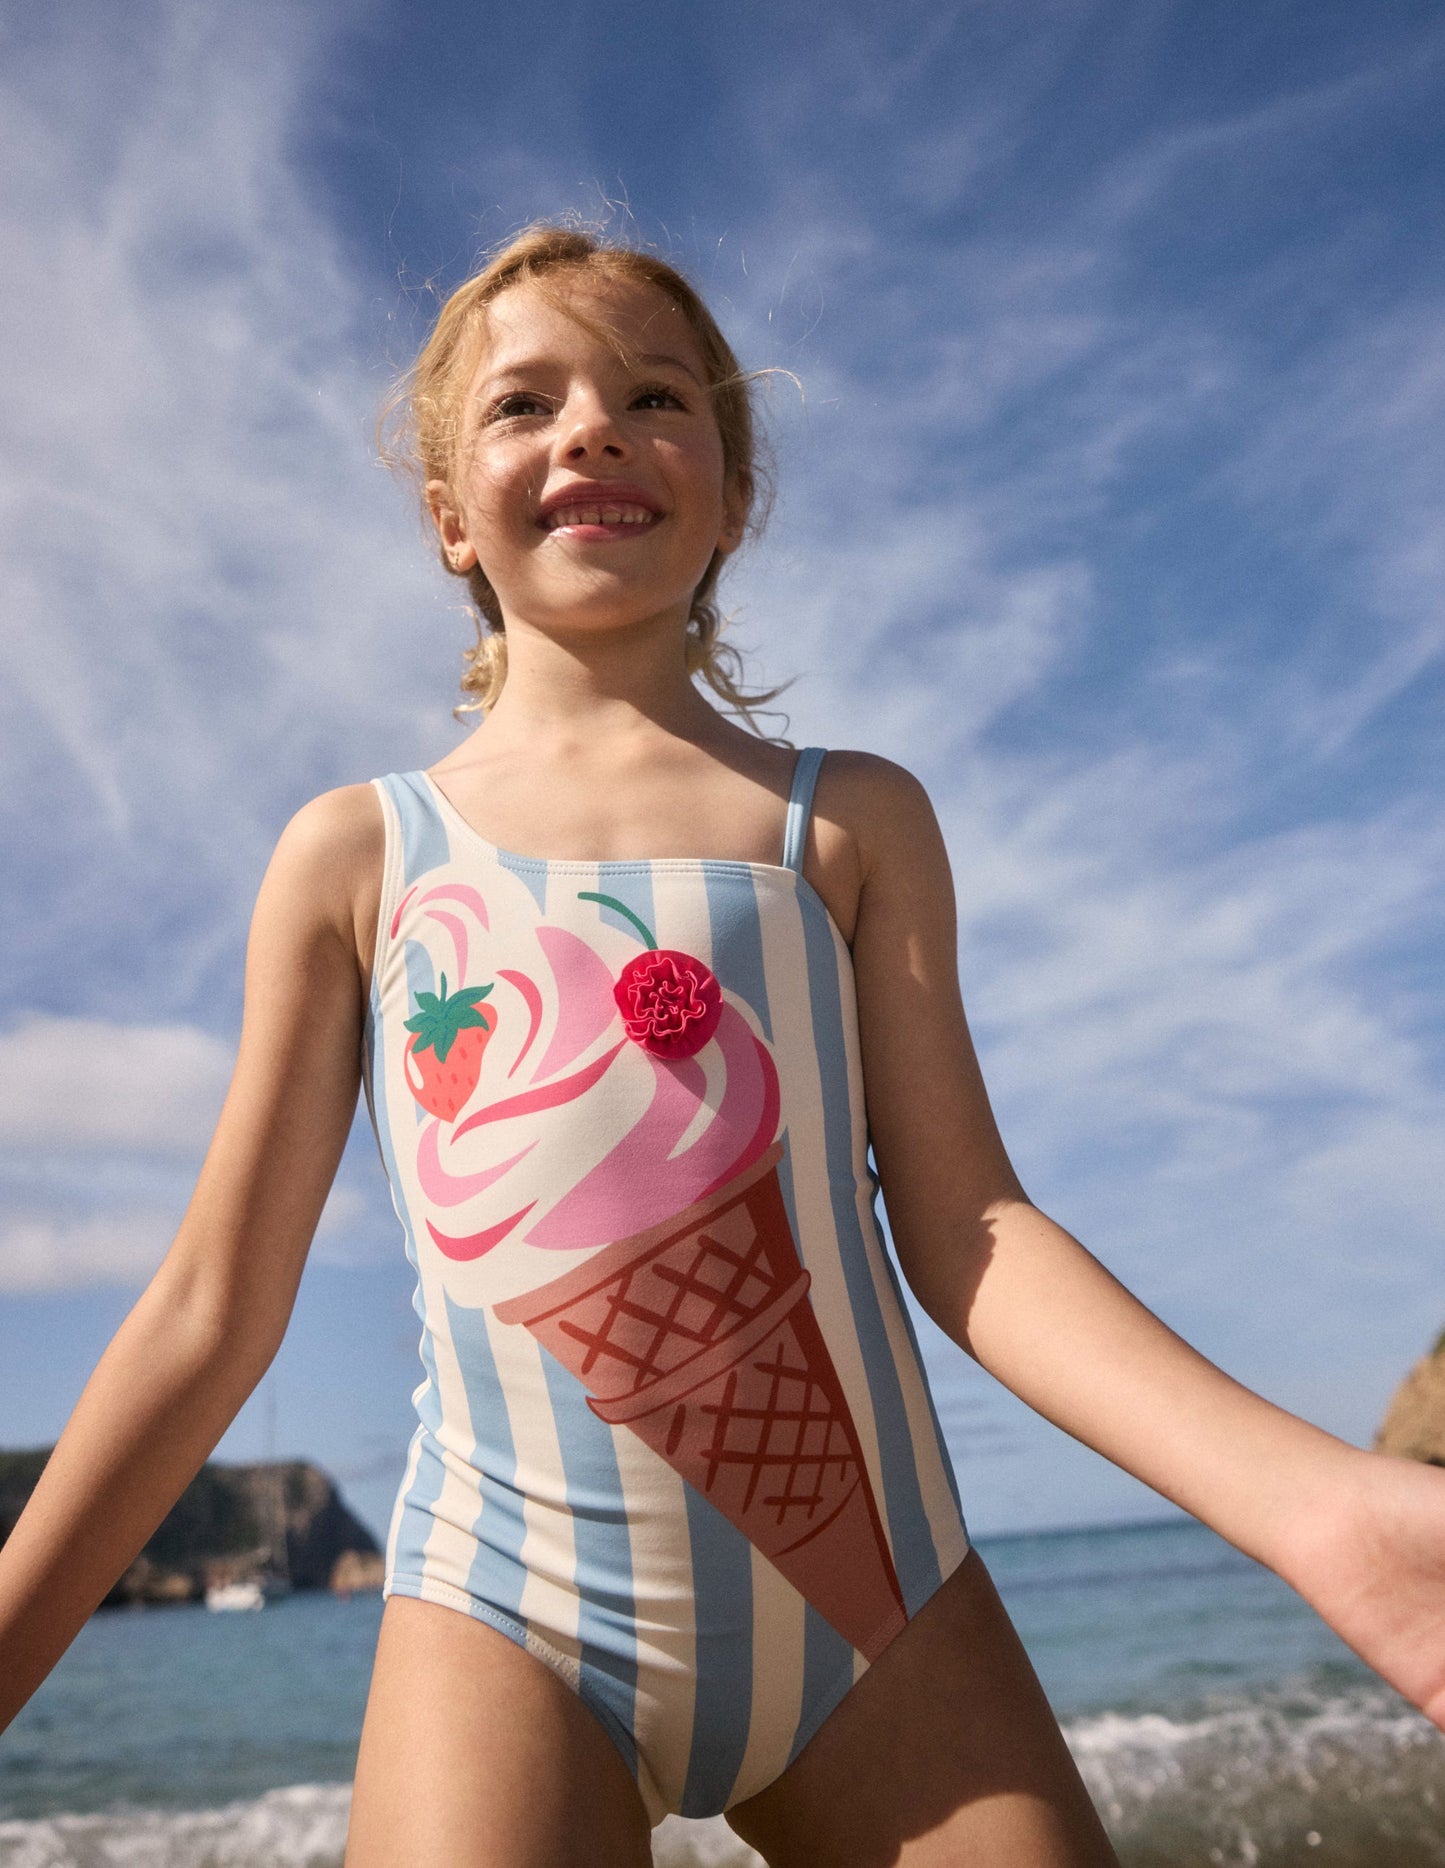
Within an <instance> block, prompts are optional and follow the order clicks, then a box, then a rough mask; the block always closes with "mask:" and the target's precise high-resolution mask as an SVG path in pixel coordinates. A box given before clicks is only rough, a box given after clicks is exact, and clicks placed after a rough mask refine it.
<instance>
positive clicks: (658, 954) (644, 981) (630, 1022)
mask: <svg viewBox="0 0 1445 1868" xmlns="http://www.w3.org/2000/svg"><path fill="white" fill-rule="evenodd" d="M577 893H578V897H579V899H581V900H583V901H589V902H603V903H605V904H606V906H607V907H609V908H615V909H616V910H617V912H618V913H619V914H621V915H625V916H626V917H627V919H628V920H629V921H630V922H631V923H632V925H633V926H634V927H635V928H636V929H637V930H638V932H639V933H640V934H641V935H642V938H643V940H644V941H646V943H647V952H646V953H642V954H639V955H638V956H637V958H636V959H635V960H629V961H628V962H627V965H626V966H625V967H623V969H622V971H621V973H619V974H618V976H617V981H616V983H615V985H614V986H613V988H612V996H613V998H614V999H616V1001H617V1009H618V1011H620V1012H621V1014H622V1023H623V1026H624V1028H625V1029H626V1032H627V1035H628V1037H629V1038H631V1039H633V1040H634V1042H636V1043H637V1044H640V1045H641V1046H642V1048H643V1050H644V1051H650V1052H651V1053H652V1055H653V1056H654V1057H691V1056H692V1055H693V1053H694V1052H695V1051H700V1050H701V1049H702V1047H703V1046H704V1045H705V1044H706V1043H707V1041H708V1039H709V1038H710V1037H711V1036H712V1034H713V1033H714V1032H715V1031H716V1030H717V1023H718V1020H719V1019H720V1018H721V1017H722V987H721V986H719V984H718V982H717V975H716V974H715V973H714V972H713V970H712V968H711V967H709V966H706V965H704V963H703V962H702V961H701V960H699V959H698V958H697V957H696V956H695V955H694V954H690V953H682V952H680V951H679V949H678V948H676V947H659V946H658V944H657V942H656V941H655V940H654V939H653V937H652V930H651V929H650V928H649V927H648V926H647V925H646V923H645V922H643V921H639V920H638V918H637V916H636V915H635V914H633V912H632V910H631V909H630V908H629V907H627V905H626V904H625V903H624V902H620V901H618V900H617V898H616V896H615V895H597V894H594V893H593V892H592V891H591V890H590V889H579V890H578V892H577Z"/></svg>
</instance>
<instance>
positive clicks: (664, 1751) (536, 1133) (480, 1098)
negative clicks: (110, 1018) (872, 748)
mask: <svg viewBox="0 0 1445 1868" xmlns="http://www.w3.org/2000/svg"><path fill="white" fill-rule="evenodd" d="M822 758H823V749H822V748H820V747H807V748H804V750H803V751H802V752H801V753H800V754H799V757H798V761H797V765H796V767H795V775H794V780H793V787H792V796H791V798H790V800H789V805H788V816H787V830H786V840H785V848H784V851H783V860H782V863H781V864H780V865H775V864H771V863H747V862H735V861H723V860H713V859H706V858H676V859H674V858H667V859H659V860H656V861H635V862H599V863H585V862H570V861H552V860H550V859H544V858H541V857H530V856H518V855H515V854H513V853H512V852H510V851H507V850H502V849H498V848H496V847H495V846H494V845H492V844H490V843H488V842H486V841H485V839H484V838H483V837H481V836H480V835H479V834H478V833H477V832H476V831H475V830H473V829H472V828H471V827H470V826H469V825H468V823H467V822H466V821H465V820H464V819H463V818H462V817H461V816H460V815H459V814H458V812H457V811H456V810H455V808H454V807H453V806H452V805H451V804H450V802H449V801H448V800H447V798H446V797H445V796H444V794H443V793H442V791H441V790H440V788H439V787H438V786H437V785H436V784H435V783H434V782H433V781H432V780H431V779H430V778H429V777H428V776H427V775H426V774H425V773H423V772H404V773H391V774H388V775H387V776H386V777H385V778H377V779H374V780H373V781H372V783H373V784H374V785H375V786H376V788H377V790H378V793H379V795H380V798H381V803H382V809H383V813H384V816H385V821H386V857H385V870H384V876H383V884H382V895H381V906H380V913H379V918H378V927H377V944H376V960H375V967H374V973H373V981H372V987H371V997H370V1004H369V1006H368V1009H367V1017H366V1027H365V1060H364V1061H365V1075H364V1083H365V1090H366V1097H367V1104H368V1108H369V1110H370V1114H371V1120H372V1125H373V1127H374V1129H375V1131H376V1137H377V1142H378V1145H379V1147H380V1150H381V1157H382V1162H383V1165H384V1167H385V1169H386V1174H387V1178H388V1180H389V1182H390V1185H391V1194H392V1201H393V1204H394V1206H395V1208H396V1212H397V1215H398V1217H399V1218H400V1220H401V1224H402V1228H403V1231H404V1233H405V1238H406V1249H407V1253H408V1256H409V1257H410V1259H411V1262H412V1264H413V1265H414V1267H415V1269H416V1274H417V1283H416V1296H415V1300H414V1301H415V1306H416V1310H417V1314H418V1315H419V1317H420V1319H421V1325H422V1332H421V1359H422V1364H423V1368H424V1371H425V1373H424V1377H423V1380H422V1382H421V1384H420V1386H419V1387H418V1388H417V1390H416V1393H415V1396H414V1400H415V1404H416V1411H417V1416H418V1426H417V1428H416V1431H415V1433H414V1435H413V1437H412V1441H411V1447H410V1451H409V1455H408V1458H407V1461H406V1467H405V1471H404V1474H403V1477H402V1483H401V1486H400V1489H399V1492H398V1495H397V1501H396V1508H395V1511H394V1513H393V1517H392V1523H391V1530H390V1535H389V1538H388V1543H387V1552H386V1582H385V1590H386V1593H387V1594H388V1595H402V1596H414V1597H419V1598H420V1599H421V1600H423V1601H426V1602H436V1603H441V1604H444V1605H446V1606H448V1607H450V1608H455V1609H459V1610H461V1611H462V1612H463V1613H465V1614H468V1615H472V1616H476V1617H479V1618H480V1619H481V1620H483V1621H485V1622H488V1623H490V1625H491V1626H492V1627H494V1628H496V1629H499V1630H500V1631H501V1632H502V1633H503V1634H504V1635H507V1636H508V1637H510V1638H511V1639H512V1640H513V1641H516V1642H518V1643H519V1644H520V1645H522V1646H524V1647H526V1648H527V1649H528V1650H529V1651H530V1652H531V1653H533V1654H535V1655H536V1656H538V1658H539V1659H541V1660H542V1661H544V1662H545V1663H546V1664H547V1665H549V1666H550V1667H552V1668H553V1669H555V1671H556V1672H557V1673H558V1674H560V1675H561V1677H562V1678H563V1679H564V1680H565V1681H566V1682H567V1683H568V1685H569V1686H571V1687H572V1689H573V1690H574V1691H575V1692H576V1693H577V1694H578V1695H579V1696H580V1697H581V1699H582V1700H583V1702H584V1703H585V1704H586V1705H587V1706H589V1707H590V1708H591V1710H592V1711H593V1712H594V1713H595V1715H596V1716H597V1718H598V1719H599V1720H600V1721H601V1723H602V1725H603V1726H604V1727H605V1729H606V1731H607V1732H608V1734H609V1736H610V1737H611V1739H612V1741H613V1742H614V1744H615V1745H616V1746H617V1748H618V1750H619V1751H620V1752H621V1754H622V1756H623V1758H624V1759H625V1761H626V1763H627V1765H628V1767H629V1769H630V1770H631V1772H632V1774H633V1776H634V1778H635V1780H636V1782H637V1785H638V1788H639V1790H640V1792H641V1794H642V1797H643V1800H644V1802H645V1804H646V1806H647V1810H648V1814H649V1816H650V1818H651V1820H652V1822H653V1823H654V1824H656V1823H658V1822H660V1821H661V1820H662V1818H663V1817H664V1816H665V1815H667V1814H668V1813H669V1812H677V1813H680V1814H681V1815H684V1816H710V1815H715V1814H718V1813H720V1812H721V1811H723V1810H724V1809H726V1808H728V1807H729V1806H730V1805H731V1804H734V1803H737V1802H740V1801H741V1800H742V1799H743V1798H745V1797H749V1796H752V1795H754V1794H755V1793H756V1792H758V1791H760V1790H762V1789H764V1788H765V1787H766V1786H767V1785H768V1784H770V1783H771V1782H772V1781H773V1780H774V1779H775V1778H776V1777H778V1775H779V1774H780V1773H781V1772H782V1771H783V1770H784V1769H785V1767H786V1766H787V1765H788V1764H789V1763H790V1762H791V1760H792V1759H793V1758H794V1757H795V1756H796V1755H797V1753H798V1752H799V1751H800V1750H801V1749H802V1747H803V1746H804V1745H805V1744H806V1743H807V1741H808V1739H809V1738H810V1737H811V1736H812V1734H813V1733H814V1732H815V1731H816V1730H817V1729H818V1727H819V1726H820V1725H821V1724H822V1722H823V1721H824V1719H826V1718H827V1716H828V1714H829V1713H830V1712H831V1711H832V1710H833V1708H834V1707H835V1706H836V1705H837V1704H838V1702H839V1701H840V1700H841V1699H842V1697H843V1696H844V1694H845V1693H846V1692H847V1691H848V1689H849V1688H850V1687H851V1686H852V1684H853V1683H854V1681H855V1680H856V1679H858V1678H859V1676H860V1675H861V1674H862V1673H863V1672H864V1670H865V1669H866V1668H867V1666H868V1664H869V1663H870V1661H872V1660H874V1659H876V1658H877V1656H878V1654H879V1653H881V1652H882V1650H883V1648H884V1647H885V1646H886V1645H887V1643H888V1642H889V1641H890V1640H891V1639H892V1638H893V1636H894V1635H896V1634H897V1633H898V1632H899V1631H900V1630H901V1629H902V1628H903V1627H904V1626H905V1625H906V1623H907V1621H908V1620H909V1619H910V1618H911V1617H912V1616H913V1615H915V1614H916V1613H917V1612H918V1610H919V1608H920V1607H921V1606H922V1605H923V1603H924V1602H926V1601H927V1600H928V1598H929V1596H930V1595H931V1594H932V1593H933V1591H934V1590H935V1589H937V1588H938V1586H939V1584H940V1583H941V1582H942V1581H943V1580H944V1578H945V1577H947V1576H948V1575H949V1574H950V1573H951V1572H952V1571H953V1570H954V1569H955V1568H956V1567H957V1566H958V1564H959V1563H960V1562H961V1561H962V1560H963V1557H964V1556H965V1554H966V1552H967V1550H968V1536H967V1532H966V1530H965V1527H964V1522H963V1518H962V1515H961V1512H960V1508H959V1500H958V1492H957V1487H956V1485H955V1482H954V1476H953V1471H952V1468H951V1466H950V1463H949V1458H948V1454H947V1451H946V1450H945V1447H944V1444H943V1439H942V1435H941V1433H940V1431H939V1426H938V1420H937V1416H936V1414H935V1412H934V1409H933V1403H932V1400H931V1397H930V1395H929V1391H928V1384H927V1380H926V1377H925V1374H924V1371H923V1367H922V1364H921V1361H920V1358H919V1353H918V1346H917V1342H916V1340H915V1338H914V1334H913V1330H912V1326H911V1323H910V1320H909V1317H908V1313H907V1311H906V1309H905V1307H904V1304H903V1301H902V1297H901V1293H900V1288H899V1283H898V1278H897V1275H896V1273H895V1271H894V1268H893V1265H892V1263H891V1261H890V1259H889V1257H888V1254H887V1252H886V1250H885V1248H884V1245H883V1241H882V1236H881V1233H880V1230H879V1224H878V1218H877V1212H876V1203H877V1199H878V1194H879V1183H878V1178H877V1175H876V1173H875V1172H874V1169H873V1167H872V1165H871V1163H870V1161H869V1158H868V1129H867V1122H866V1117H865V1112H864V1104H863V1080H862V1069H861V1061H860V1054H859V1041H858V1023H857V1009H856V1002H855V987H854V977H853V966H852V956H851V953H850V951H849V948H848V945H847V943H846V942H845V941H844V939H843V937H842V935H841V934H840V932H839V931H838V928H837V926H836V924H835V923H834V921H833V919H832V917H831V915H830V914H829V912H828V909H827V907H826V906H825V905H824V903H823V901H822V898H821V897H820V896H819V895H818V894H817V892H816V891H815V890H814V889H813V888H812V886H811V885H810V884H809V883H808V882H807V881H805V880H804V878H803V875H802V858H803V848H804V843H805V836H806V828H807V823H808V815H809V811H810V809H811V802H812V794H813V786H814V782H815V780H816V777H817V772H818V767H819V765H820V763H821V761H822Z"/></svg>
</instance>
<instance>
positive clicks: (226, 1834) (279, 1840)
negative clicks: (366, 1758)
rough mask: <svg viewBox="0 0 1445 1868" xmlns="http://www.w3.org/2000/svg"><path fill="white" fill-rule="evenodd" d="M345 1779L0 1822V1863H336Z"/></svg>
mask: <svg viewBox="0 0 1445 1868" xmlns="http://www.w3.org/2000/svg"><path fill="white" fill-rule="evenodd" d="M350 1806H351V1787H350V1785H349V1784H293V1785H290V1786H288V1787H287V1788H286V1789H284V1790H268V1791H267V1792H266V1794H265V1795H264V1796H261V1797H257V1798H256V1799H255V1800H254V1802H248V1803H228V1804H226V1805H224V1806H223V1807H222V1808H220V1809H214V1810H180V1811H175V1810H119V1811H116V1812H114V1813H113V1814H106V1815H97V1816H50V1817H42V1818H41V1819H40V1820H38V1821H35V1822H8V1823H0V1868H340V1862H341V1857H342V1853H343V1851H344V1849H345V1847H346V1816H347V1811H348V1809H349V1808H350Z"/></svg>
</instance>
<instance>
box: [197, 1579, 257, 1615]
mask: <svg viewBox="0 0 1445 1868" xmlns="http://www.w3.org/2000/svg"><path fill="white" fill-rule="evenodd" d="M265 1606H266V1596H265V1592H264V1590H263V1589H262V1588H261V1584H260V1582H259V1581H258V1580H257V1579H256V1578H255V1577H245V1578H243V1579H241V1580H239V1581H237V1582H234V1583H216V1584H214V1585H213V1586H212V1587H211V1588H210V1589H208V1590H207V1591H206V1607H207V1608H208V1609H220V1610H225V1611H232V1612H234V1611H235V1610H237V1609H259V1608H264V1607H265Z"/></svg>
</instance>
